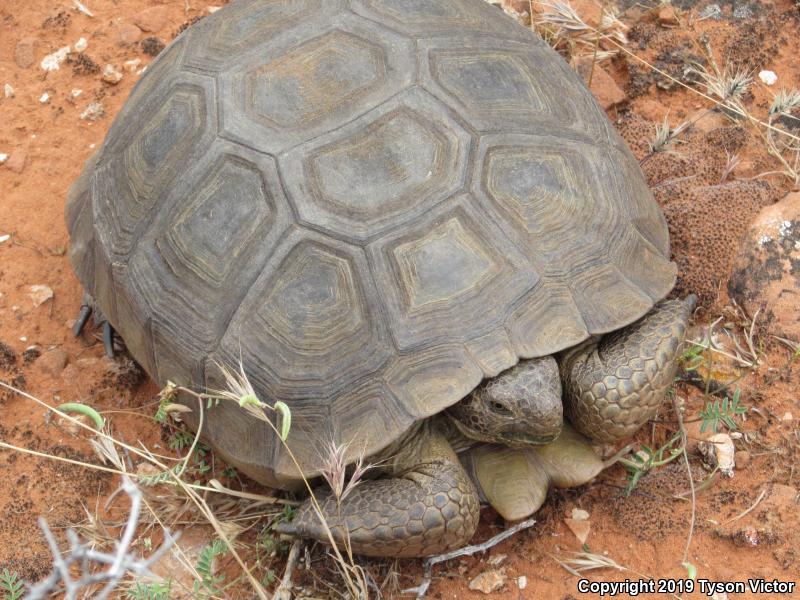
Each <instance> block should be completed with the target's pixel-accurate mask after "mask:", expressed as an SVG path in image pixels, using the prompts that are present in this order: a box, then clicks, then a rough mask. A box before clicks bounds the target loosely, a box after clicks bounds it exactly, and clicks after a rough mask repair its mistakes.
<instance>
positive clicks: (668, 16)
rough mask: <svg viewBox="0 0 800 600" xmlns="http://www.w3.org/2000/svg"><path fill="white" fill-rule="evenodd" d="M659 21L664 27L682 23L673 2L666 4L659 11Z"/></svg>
mask: <svg viewBox="0 0 800 600" xmlns="http://www.w3.org/2000/svg"><path fill="white" fill-rule="evenodd" d="M658 22H659V23H660V24H661V25H663V26H664V27H675V26H676V25H679V24H680V21H679V20H678V13H677V12H676V10H675V7H674V6H672V5H671V4H664V5H662V6H661V8H660V9H659V11H658Z"/></svg>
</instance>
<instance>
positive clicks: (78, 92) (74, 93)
mask: <svg viewBox="0 0 800 600" xmlns="http://www.w3.org/2000/svg"><path fill="white" fill-rule="evenodd" d="M82 93H83V90H79V89H77V88H76V89H74V90H72V91H71V92H70V93H69V95H70V97H71V98H72V99H73V100H77V98H78V96H80V95H81V94H82Z"/></svg>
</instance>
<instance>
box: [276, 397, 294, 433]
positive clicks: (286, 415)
mask: <svg viewBox="0 0 800 600" xmlns="http://www.w3.org/2000/svg"><path fill="white" fill-rule="evenodd" d="M275 410H276V411H278V412H279V413H281V441H283V442H285V441H286V438H288V437H289V430H290V429H291V427H292V411H291V410H290V409H289V407H288V406H287V405H286V404H284V403H283V402H281V401H280V400H278V401H277V402H276V403H275Z"/></svg>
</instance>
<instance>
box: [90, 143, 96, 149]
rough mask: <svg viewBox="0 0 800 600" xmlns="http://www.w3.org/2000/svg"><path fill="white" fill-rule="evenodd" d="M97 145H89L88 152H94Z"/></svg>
mask: <svg viewBox="0 0 800 600" xmlns="http://www.w3.org/2000/svg"><path fill="white" fill-rule="evenodd" d="M95 146H97V144H89V150H94V149H95Z"/></svg>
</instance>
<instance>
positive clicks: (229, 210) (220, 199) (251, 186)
mask: <svg viewBox="0 0 800 600" xmlns="http://www.w3.org/2000/svg"><path fill="white" fill-rule="evenodd" d="M265 188H266V186H265V184H264V181H263V174H262V173H261V171H259V170H258V169H257V168H256V167H255V166H254V165H251V164H248V163H247V162H245V161H243V160H241V159H238V158H236V157H232V156H225V157H223V159H222V160H221V161H220V163H219V164H218V165H217V166H216V167H215V169H214V171H213V172H212V173H211V175H210V176H209V177H207V178H205V179H203V180H202V181H201V182H200V185H198V186H197V187H196V188H195V190H193V191H192V192H191V193H190V198H191V199H192V201H191V202H190V203H189V204H188V205H187V206H186V207H185V208H184V210H183V211H181V213H180V214H179V215H178V217H177V219H176V220H175V221H174V222H173V224H172V225H171V226H170V228H169V230H168V232H167V237H168V239H169V242H170V243H171V244H172V246H173V248H174V249H175V251H176V253H177V254H178V256H179V257H180V258H181V261H182V262H183V263H184V264H185V265H186V266H187V267H188V268H190V269H191V270H192V271H194V272H195V273H196V274H197V275H198V277H200V278H202V279H205V280H206V281H207V282H208V283H210V284H211V285H216V286H219V285H220V284H221V283H222V281H223V280H224V279H225V278H226V277H227V275H228V273H229V272H230V270H231V267H232V266H233V265H234V263H235V261H236V259H237V258H238V256H239V254H240V253H241V251H242V250H243V249H244V248H246V247H247V245H248V244H249V243H250V240H251V239H252V237H253V234H254V233H255V232H256V230H257V229H258V228H259V227H260V226H261V225H262V223H264V221H266V220H267V219H269V218H270V217H271V216H272V213H273V211H274V208H273V206H272V202H271V199H270V198H268V197H267V193H266V189H265ZM221 232H224V234H223V235H220V233H221Z"/></svg>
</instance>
